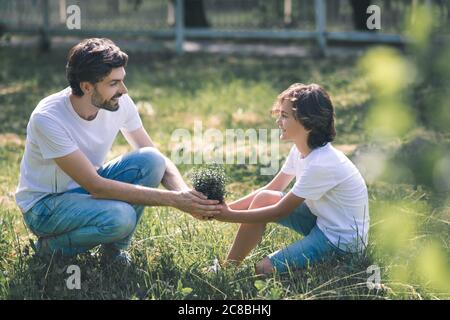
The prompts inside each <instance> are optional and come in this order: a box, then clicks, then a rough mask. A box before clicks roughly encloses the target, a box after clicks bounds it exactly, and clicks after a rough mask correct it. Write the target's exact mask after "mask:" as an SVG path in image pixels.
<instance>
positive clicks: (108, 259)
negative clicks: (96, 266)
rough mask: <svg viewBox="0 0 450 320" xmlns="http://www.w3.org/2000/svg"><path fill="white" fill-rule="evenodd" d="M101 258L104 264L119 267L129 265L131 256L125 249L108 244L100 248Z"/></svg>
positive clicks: (130, 264)
mask: <svg viewBox="0 0 450 320" xmlns="http://www.w3.org/2000/svg"><path fill="white" fill-rule="evenodd" d="M100 253H101V260H102V264H104V265H116V266H121V267H131V266H132V262H131V256H130V254H129V253H128V252H127V251H125V250H119V249H116V248H113V247H111V246H108V245H102V247H101V248H100Z"/></svg>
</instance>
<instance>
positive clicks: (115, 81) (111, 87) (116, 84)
mask: <svg viewBox="0 0 450 320" xmlns="http://www.w3.org/2000/svg"><path fill="white" fill-rule="evenodd" d="M125 75H126V72H125V68H123V67H119V68H114V69H112V70H111V73H110V74H109V75H108V76H107V77H105V78H104V79H103V80H102V81H100V82H97V83H96V84H95V85H94V91H93V92H92V96H91V104H92V105H93V106H95V107H97V108H100V109H105V110H108V111H117V110H118V109H119V98H120V97H121V96H122V95H123V94H125V93H127V92H128V90H127V87H125V84H124V79H125Z"/></svg>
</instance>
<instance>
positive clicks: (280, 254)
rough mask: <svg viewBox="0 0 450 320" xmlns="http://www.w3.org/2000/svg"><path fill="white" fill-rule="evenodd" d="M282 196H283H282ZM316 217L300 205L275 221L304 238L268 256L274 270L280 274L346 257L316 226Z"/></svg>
mask: <svg viewBox="0 0 450 320" xmlns="http://www.w3.org/2000/svg"><path fill="white" fill-rule="evenodd" d="M283 196H284V194H283ZM316 220H317V217H316V216H315V215H314V214H313V213H312V212H311V211H310V210H309V208H308V206H307V205H306V204H305V203H302V204H301V205H300V206H299V207H297V208H296V209H295V210H294V211H293V212H292V213H291V214H289V215H288V216H287V217H284V218H282V219H281V220H279V221H277V223H278V224H281V225H282V226H285V227H288V228H290V229H292V230H295V231H296V232H298V233H300V234H302V235H303V236H304V238H303V239H301V240H298V241H296V242H294V243H291V244H290V245H289V246H287V247H286V248H283V249H280V250H278V251H276V252H274V253H272V254H270V255H269V256H268V258H269V259H270V262H271V263H272V265H273V266H274V268H275V269H276V270H277V271H278V272H280V273H282V272H287V271H288V268H291V269H302V268H305V267H307V266H308V265H312V264H315V263H317V262H321V261H324V260H326V259H328V258H330V257H332V256H333V254H335V255H337V256H343V255H347V254H348V253H347V252H345V251H344V250H341V249H339V248H338V247H336V246H335V245H334V244H332V243H331V242H330V241H329V240H328V238H327V237H326V236H325V234H324V233H323V232H322V230H320V229H319V227H318V226H317V224H316Z"/></svg>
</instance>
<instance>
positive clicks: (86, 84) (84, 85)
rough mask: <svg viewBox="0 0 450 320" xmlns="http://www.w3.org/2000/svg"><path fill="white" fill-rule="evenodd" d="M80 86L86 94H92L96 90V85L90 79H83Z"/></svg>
mask: <svg viewBox="0 0 450 320" xmlns="http://www.w3.org/2000/svg"><path fill="white" fill-rule="evenodd" d="M80 88H81V91H83V93H84V94H87V95H90V94H91V93H92V91H93V90H94V85H93V84H92V83H90V82H89V81H83V82H80Z"/></svg>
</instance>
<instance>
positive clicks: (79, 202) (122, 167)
mask: <svg viewBox="0 0 450 320" xmlns="http://www.w3.org/2000/svg"><path fill="white" fill-rule="evenodd" d="M165 170H166V163H165V159H164V157H163V156H162V155H161V154H160V153H159V152H158V151H157V150H156V149H155V148H150V147H147V148H142V149H139V150H136V151H134V152H131V153H128V154H126V155H123V156H120V157H118V158H116V159H114V160H112V161H110V162H108V163H107V164H105V165H104V166H103V167H101V168H100V169H99V170H98V173H99V175H100V176H102V177H104V178H107V179H112V180H117V181H122V182H126V183H131V184H135V185H142V186H146V187H152V188H156V187H158V186H159V184H160V183H161V180H162V177H163V175H164V172H165ZM143 210H144V206H142V205H133V204H129V203H127V202H123V201H118V200H104V199H94V198H93V197H92V196H91V195H90V194H89V193H88V192H87V191H86V190H85V189H83V188H77V189H73V190H69V191H67V192H64V193H55V194H50V195H48V196H47V197H45V198H43V199H42V200H40V201H39V202H37V203H36V204H35V205H34V206H33V208H31V209H30V210H29V211H27V212H26V213H25V214H24V218H25V222H26V224H27V226H28V227H29V228H30V230H31V231H32V232H33V233H34V234H36V235H37V236H38V237H43V238H46V239H47V243H48V246H49V249H51V250H56V251H59V252H61V253H62V254H63V255H64V256H74V255H76V254H78V253H82V252H85V251H87V250H89V249H91V248H93V247H95V246H97V245H99V244H109V245H111V246H112V247H114V248H116V249H120V250H122V249H126V248H128V246H129V244H130V241H131V237H132V235H133V233H134V231H135V230H136V226H137V224H138V222H139V219H140V217H141V215H142V212H143Z"/></svg>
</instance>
